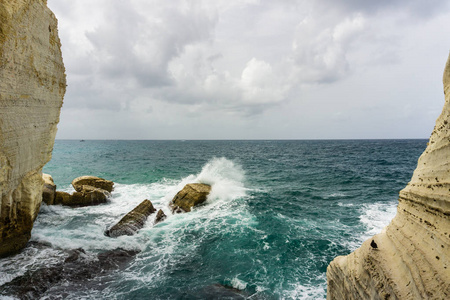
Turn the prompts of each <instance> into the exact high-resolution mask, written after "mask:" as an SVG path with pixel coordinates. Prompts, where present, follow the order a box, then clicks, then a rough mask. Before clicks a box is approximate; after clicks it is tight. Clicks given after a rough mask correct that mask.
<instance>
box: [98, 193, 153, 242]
mask: <svg viewBox="0 0 450 300" xmlns="http://www.w3.org/2000/svg"><path fill="white" fill-rule="evenodd" d="M155 211H156V209H155V208H154V207H153V204H152V203H151V202H150V200H144V201H142V202H141V203H140V204H139V205H138V206H136V207H135V208H134V209H133V210H132V211H130V212H129V213H127V214H126V215H125V216H124V217H123V218H122V219H121V220H120V221H119V222H118V223H117V224H116V225H114V226H112V227H111V228H110V229H108V230H106V231H105V235H106V236H109V237H118V236H121V235H133V234H135V233H136V232H137V231H138V230H139V229H141V228H142V227H144V224H145V221H146V220H147V218H148V216H149V215H151V214H152V213H154V212H155Z"/></svg>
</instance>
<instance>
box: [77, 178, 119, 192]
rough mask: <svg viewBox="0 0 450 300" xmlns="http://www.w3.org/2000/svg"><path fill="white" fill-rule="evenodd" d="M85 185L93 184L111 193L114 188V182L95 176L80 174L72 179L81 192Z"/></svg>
mask: <svg viewBox="0 0 450 300" xmlns="http://www.w3.org/2000/svg"><path fill="white" fill-rule="evenodd" d="M84 185H88V186H93V187H96V188H99V189H102V190H105V191H108V192H110V193H111V192H112V190H113V188H114V182H112V181H110V180H106V179H103V178H100V177H95V176H80V177H78V178H75V179H74V180H72V186H73V188H74V189H75V191H77V192H81V190H82V189H83V186H84Z"/></svg>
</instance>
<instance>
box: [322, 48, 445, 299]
mask: <svg viewBox="0 0 450 300" xmlns="http://www.w3.org/2000/svg"><path fill="white" fill-rule="evenodd" d="M443 82H444V93H445V104H444V109H443V111H442V113H441V115H440V116H439V118H438V119H437V121H436V126H435V127H434V130H433V132H432V134H431V137H430V141H429V143H428V146H427V148H426V149H425V152H424V153H423V154H422V155H421V156H420V158H419V161H418V164H417V168H416V170H415V171H414V174H413V176H412V179H411V181H410V182H409V183H408V185H407V186H406V187H405V188H404V189H403V190H402V191H400V196H399V204H398V208H397V214H396V216H395V217H394V219H393V220H392V221H391V223H390V224H389V225H388V226H387V227H386V228H385V229H384V230H383V231H382V232H381V233H380V234H377V235H375V236H374V237H372V238H371V239H369V240H367V241H365V242H364V243H363V244H362V246H361V247H360V248H359V249H357V250H356V251H355V252H353V253H351V254H349V255H348V256H339V257H336V258H335V259H334V260H333V261H332V262H331V263H330V265H329V266H328V269H327V281H328V290H327V299H450V263H449V259H450V56H449V59H448V61H447V65H446V67H445V71H444V78H443Z"/></svg>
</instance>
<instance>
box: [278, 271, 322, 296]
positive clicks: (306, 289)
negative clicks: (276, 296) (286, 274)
mask: <svg viewBox="0 0 450 300" xmlns="http://www.w3.org/2000/svg"><path fill="white" fill-rule="evenodd" d="M321 277H325V275H323V276H321ZM322 281H325V278H322ZM325 298H326V284H325V283H324V284H319V285H313V284H311V285H302V284H299V283H296V284H293V285H292V288H291V289H288V290H285V291H283V294H282V297H281V299H283V300H284V299H286V300H288V299H289V300H290V299H302V300H320V299H325Z"/></svg>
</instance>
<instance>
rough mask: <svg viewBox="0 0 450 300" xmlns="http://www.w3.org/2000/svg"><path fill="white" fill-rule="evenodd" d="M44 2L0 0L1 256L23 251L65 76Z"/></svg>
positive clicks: (54, 26)
mask: <svg viewBox="0 0 450 300" xmlns="http://www.w3.org/2000/svg"><path fill="white" fill-rule="evenodd" d="M60 47H61V44H60V41H59V38H58V30H57V20H56V18H55V16H54V15H53V13H52V12H51V11H50V10H49V9H48V7H47V5H46V1H43V0H39V1H30V0H26V1H25V0H22V1H0V202H1V203H0V211H1V214H0V257H3V256H7V255H9V254H12V253H15V252H17V251H19V250H20V249H21V248H23V247H24V246H25V245H26V243H27V241H28V240H29V238H30V236H31V229H32V227H33V222H34V220H35V218H36V216H37V214H38V212H39V208H40V205H41V201H42V189H43V180H42V167H43V166H44V165H45V164H46V163H47V162H48V161H49V160H50V158H51V153H52V150H53V145H54V142H55V135H56V130H57V124H58V122H59V114H60V109H61V106H62V102H63V97H64V93H65V90H66V76H65V74H64V65H63V61H62V55H61V49H60Z"/></svg>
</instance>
